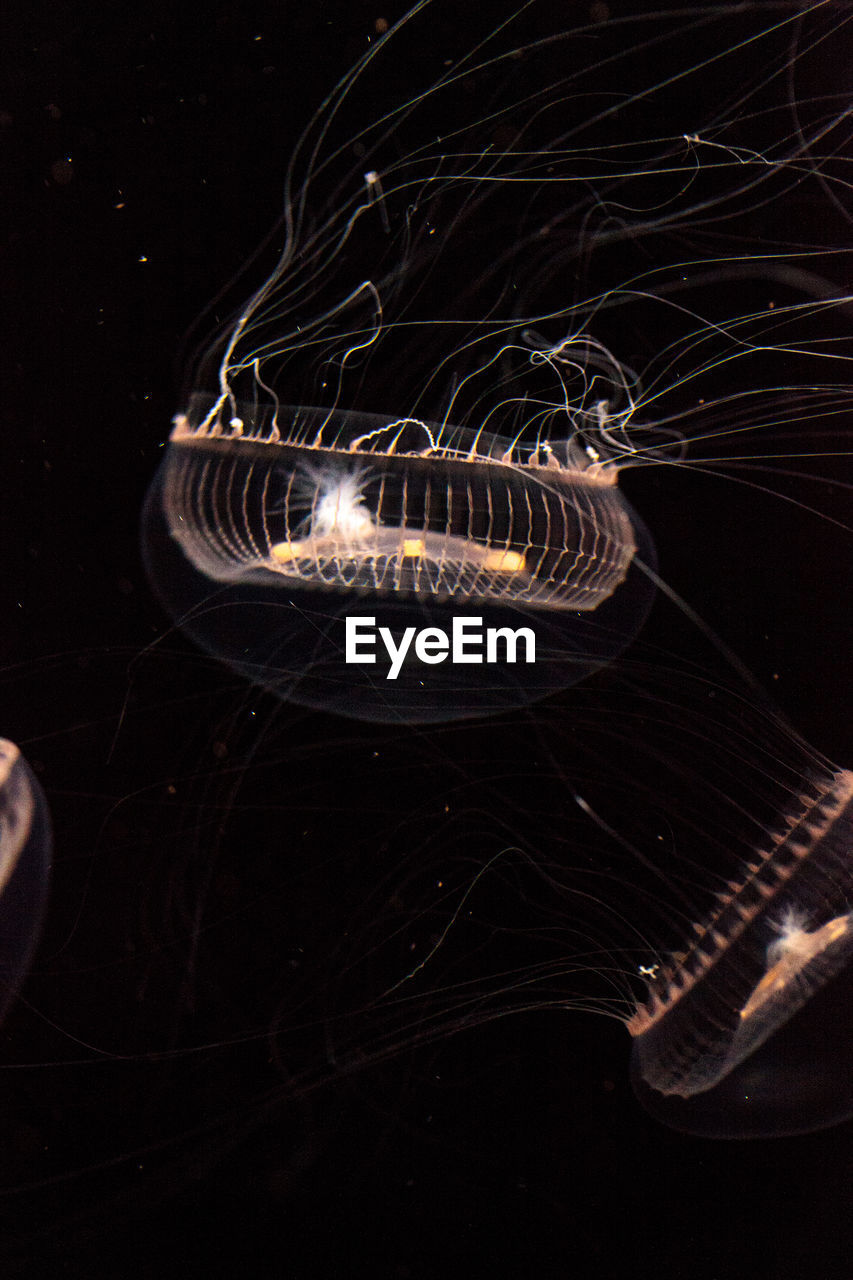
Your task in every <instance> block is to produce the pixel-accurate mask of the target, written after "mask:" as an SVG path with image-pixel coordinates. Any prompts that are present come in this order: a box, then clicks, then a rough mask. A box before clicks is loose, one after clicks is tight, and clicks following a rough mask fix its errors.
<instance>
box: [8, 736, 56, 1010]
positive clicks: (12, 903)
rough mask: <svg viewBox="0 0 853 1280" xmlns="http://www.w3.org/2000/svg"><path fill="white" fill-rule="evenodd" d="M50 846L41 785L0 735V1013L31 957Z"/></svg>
mask: <svg viewBox="0 0 853 1280" xmlns="http://www.w3.org/2000/svg"><path fill="white" fill-rule="evenodd" d="M51 850H52V836H51V829H50V818H49V816H48V811H47V803H46V801H45V798H44V794H43V792H42V789H41V787H40V786H39V784H38V782H37V781H36V779H35V777H34V776H33V772H32V770H31V769H30V767H29V765H28V764H27V763H26V761H25V760H24V758H23V756H22V755H21V753H20V751H19V750H18V748H17V747H16V746H15V744H14V743H13V742H9V741H8V740H7V739H5V738H0V1018H2V1017H3V1015H4V1014H5V1013H6V1010H7V1009H8V1007H9V1004H10V1002H11V1000H12V998H13V997H14V994H15V992H16V991H17V989H18V986H19V985H20V983H21V980H22V978H23V976H24V974H25V973H26V971H27V968H28V966H29V962H30V960H31V958H32V953H33V950H34V948H35V944H36V940H37V938H38V934H39V929H40V927H41V922H42V916H43V914H44V906H45V900H46V896H47V884H48V877H49V872H50V860H51Z"/></svg>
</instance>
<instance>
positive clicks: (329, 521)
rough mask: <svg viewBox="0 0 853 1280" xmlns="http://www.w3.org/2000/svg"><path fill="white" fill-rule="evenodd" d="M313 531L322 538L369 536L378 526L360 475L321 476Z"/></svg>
mask: <svg viewBox="0 0 853 1280" xmlns="http://www.w3.org/2000/svg"><path fill="white" fill-rule="evenodd" d="M317 489H318V492H317V497H316V500H315V502H314V510H313V515H312V520H311V533H312V534H313V535H314V536H315V537H318V538H342V539H356V540H357V539H359V538H366V537H368V535H369V534H370V533H371V532H372V531H373V529H374V523H373V517H372V516H371V514H370V511H369V510H368V508H367V507H366V506H365V502H364V495H363V494H362V492H361V487H360V478H359V476H358V475H356V474H347V475H341V474H340V472H338V473H335V474H334V475H323V476H320V477H318V483H317Z"/></svg>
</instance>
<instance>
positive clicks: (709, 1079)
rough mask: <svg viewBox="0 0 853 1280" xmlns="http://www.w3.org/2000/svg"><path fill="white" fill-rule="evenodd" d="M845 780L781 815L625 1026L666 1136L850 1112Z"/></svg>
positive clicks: (804, 1125) (638, 1077)
mask: <svg viewBox="0 0 853 1280" xmlns="http://www.w3.org/2000/svg"><path fill="white" fill-rule="evenodd" d="M851 855H853V773H850V772H849V771H848V770H838V771H836V772H834V773H829V774H826V775H823V776H820V777H816V778H814V779H813V780H810V781H808V782H807V783H804V786H803V791H802V793H801V794H800V795H799V796H798V797H797V798H796V802H795V804H794V806H793V807H792V810H791V812H789V813H788V814H786V815H785V816H784V817H783V818H782V819H781V820H780V822H779V823H778V826H777V830H776V831H775V832H774V834H773V837H772V839H771V840H770V841H768V843H767V845H766V846H765V847H763V848H760V849H758V850H757V851H756V855H755V860H754V861H753V862H750V864H749V865H748V866H747V867H746V868H745V869H744V874H743V876H742V877H741V878H740V879H739V880H737V881H732V882H731V883H730V885H729V887H728V889H727V890H726V891H725V892H723V893H721V894H720V895H719V906H718V907H717V908H716V910H714V911H713V912H712V913H711V914H710V915H709V916H708V917H707V918H705V919H704V920H702V921H701V922H698V923H696V924H695V925H694V931H695V936H694V938H693V939H692V941H691V942H690V943H689V945H688V947H687V949H686V951H685V952H683V953H681V954H679V956H678V957H677V959H672V960H671V961H669V962H668V963H666V964H665V965H663V966H661V967H660V968H658V969H657V971H656V972H655V974H654V976H653V977H652V978H651V980H650V984H649V998H648V1001H647V1002H646V1003H644V1004H641V1005H640V1006H639V1007H638V1009H637V1011H636V1013H635V1014H634V1015H633V1017H632V1018H630V1019H629V1021H628V1029H629V1031H630V1032H631V1035H632V1036H634V1037H635V1039H634V1047H633V1053H632V1078H633V1081H634V1087H635V1091H636V1093H637V1095H638V1097H639V1099H640V1101H641V1102H642V1103H643V1105H644V1106H645V1107H646V1109H647V1110H649V1111H650V1112H651V1113H652V1114H653V1115H655V1116H657V1117H658V1118H659V1119H661V1120H663V1121H664V1122H665V1123H666V1124H669V1125H672V1126H674V1127H675V1128H681V1129H685V1130H687V1131H689V1132H691V1133H703V1134H707V1135H709V1136H715V1137H750V1136H773V1135H777V1134H788V1133H798V1132H809V1131H811V1130H813V1129H818V1128H822V1127H825V1126H826V1125H830V1124H833V1123H836V1122H838V1121H839V1120H842V1119H846V1118H847V1117H848V1116H850V1115H851V1114H853V1048H851V1036H850V1016H849V1010H850V994H851V983H853V964H852V963H851V961H853V914H851V912H850V904H851V897H853V895H852V894H851V882H852V881H853V876H852V875H851V873H853V856H851Z"/></svg>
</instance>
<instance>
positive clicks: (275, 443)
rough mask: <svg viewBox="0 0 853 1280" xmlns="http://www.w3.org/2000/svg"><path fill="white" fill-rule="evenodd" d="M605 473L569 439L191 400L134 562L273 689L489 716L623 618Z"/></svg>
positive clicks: (633, 583)
mask: <svg viewBox="0 0 853 1280" xmlns="http://www.w3.org/2000/svg"><path fill="white" fill-rule="evenodd" d="M616 480H617V470H616V467H615V466H613V465H608V464H607V463H604V462H602V461H599V460H598V457H597V455H594V454H593V453H592V452H591V451H586V450H584V449H583V448H582V446H581V445H580V443H579V442H578V440H577V439H576V440H573V441H569V442H565V443H562V444H560V443H554V442H549V441H544V440H543V441H540V442H538V443H535V442H534V443H533V444H523V443H521V442H520V441H519V440H518V439H516V440H505V439H499V438H497V437H495V436H494V435H492V436H489V435H487V434H486V433H485V432H479V433H475V432H473V431H471V430H462V429H454V428H451V427H448V426H439V425H435V424H430V423H426V422H422V421H420V420H416V419H411V418H403V419H393V418H390V417H388V416H384V417H383V416H380V415H371V414H365V413H357V412H347V411H345V410H334V411H330V410H324V409H319V408H318V409H312V408H298V409H287V408H283V407H280V408H278V409H277V410H276V411H275V412H274V413H272V412H270V413H263V412H262V411H261V410H259V409H257V408H255V409H251V408H249V407H248V406H246V407H241V408H240V410H239V412H238V413H235V412H234V409H233V407H232V406H230V405H229V403H228V402H227V401H224V402H223V400H222V399H221V398H220V399H219V400H213V399H211V398H205V397H201V396H194V397H193V398H192V401H191V403H190V407H189V411H188V414H187V415H185V416H181V417H180V418H178V420H177V422H176V426H175V430H174V432H173V434H172V438H171V441H170V443H169V447H168V452H167V455H166V458H165V461H164V462H163V464H162V467H161V469H160V473H159V475H158V477H157V480H156V483H155V485H154V486H153V488H152V491H151V493H150V494H149V498H148V502H147V506H146V512H145V517H144V525H143V527H144V538H145V549H146V558H147V565H148V570H149V575H150V577H151V579H152V581H153V582H154V584H155V586H156V587H157V589H158V591H159V593H160V595H161V597H162V598H163V600H164V602H165V604H166V607H167V608H168V610H169V612H170V613H171V615H172V616H173V617H174V618H175V619H176V620H178V621H179V623H180V625H181V627H182V628H183V629H184V630H186V631H187V632H188V633H189V634H191V635H192V636H193V638H194V639H196V640H197V641H198V642H199V643H200V644H201V645H202V646H203V647H204V648H205V649H207V650H208V651H209V652H210V653H213V654H214V655H216V656H217V657H219V658H222V659H224V660H225V661H226V662H228V663H229V664H230V665H231V666H233V667H235V668H236V669H237V670H239V671H240V672H241V673H242V674H244V675H246V676H247V677H248V678H249V679H251V680H253V681H254V682H256V683H259V684H263V685H265V686H267V687H268V688H270V689H272V690H273V691H274V692H276V693H278V694H279V695H280V696H281V697H283V698H286V699H289V700H293V701H295V702H298V703H302V704H304V705H307V706H311V707H320V708H325V709H329V710H333V711H336V712H338V713H342V714H346V715H350V716H354V717H358V718H362V719H367V720H373V719H376V720H403V721H429V720H451V719H457V718H463V717H466V716H474V715H483V714H489V713H492V712H496V711H499V710H501V709H503V708H505V707H506V706H508V705H509V706H512V705H519V704H523V703H526V702H529V701H531V700H534V699H536V698H540V697H542V696H544V695H545V694H548V693H551V692H553V691H555V690H557V689H560V688H564V687H565V686H567V685H570V684H574V683H575V682H577V681H578V680H581V679H583V678H584V677H585V676H586V675H588V674H589V673H590V672H591V671H593V670H595V668H596V667H598V666H601V665H602V664H603V663H606V662H608V661H609V660H610V659H612V658H613V657H615V656H616V655H617V654H618V653H620V652H621V651H622V650H623V649H624V648H625V647H626V646H627V645H628V644H629V643H630V641H631V640H632V639H633V637H634V636H635V634H636V633H637V631H638V630H639V629H640V627H641V626H642V623H643V621H644V619H645V617H646V614H647V612H648V609H649V607H650V604H651V601H652V598H653V594H654V587H653V584H652V576H650V574H649V569H650V568H651V566H652V565H653V561H654V555H653V550H652V546H651V541H650V539H649V537H648V534H647V533H646V531H645V529H644V527H643V525H642V523H641V521H640V520H639V519H638V517H637V516H636V514H635V513H634V512H633V511H632V509H631V507H630V505H629V504H628V503H627V501H626V500H625V499H624V498H623V496H622V495H621V493H620V492H619V489H618V488H617V484H616Z"/></svg>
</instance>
